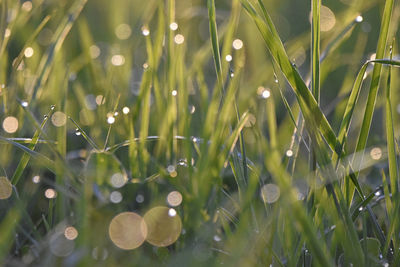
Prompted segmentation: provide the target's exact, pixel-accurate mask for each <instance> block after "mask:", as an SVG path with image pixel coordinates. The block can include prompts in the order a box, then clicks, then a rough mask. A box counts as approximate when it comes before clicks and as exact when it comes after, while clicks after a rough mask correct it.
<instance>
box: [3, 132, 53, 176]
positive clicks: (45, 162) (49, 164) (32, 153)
mask: <svg viewBox="0 0 400 267" xmlns="http://www.w3.org/2000/svg"><path fill="white" fill-rule="evenodd" d="M0 141H3V142H6V143H9V144H11V145H13V146H15V147H17V148H19V149H21V150H23V151H24V152H26V153H28V154H29V155H30V156H32V157H34V158H36V159H38V162H40V163H41V164H43V166H44V167H46V168H47V169H48V170H49V171H51V172H53V173H54V172H55V170H54V168H53V165H54V162H53V161H52V160H50V159H49V158H47V157H46V156H43V155H42V154H40V153H38V152H36V151H33V150H31V149H29V148H27V147H26V146H23V145H21V144H19V143H17V142H14V141H11V140H9V139H7V138H5V137H3V136H0Z"/></svg>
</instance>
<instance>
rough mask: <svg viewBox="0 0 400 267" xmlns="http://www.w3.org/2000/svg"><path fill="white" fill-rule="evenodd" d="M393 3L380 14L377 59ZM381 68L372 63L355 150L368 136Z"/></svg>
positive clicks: (382, 50) (383, 46)
mask: <svg viewBox="0 0 400 267" xmlns="http://www.w3.org/2000/svg"><path fill="white" fill-rule="evenodd" d="M393 3H394V0H386V1H385V8H384V11H383V14H382V21H381V28H380V33H379V40H378V46H377V49H376V58H377V59H382V58H383V57H384V56H385V49H386V43H387V39H388V31H389V24H390V21H391V16H392V9H393ZM381 69H382V66H381V65H380V64H375V65H374V69H373V72H372V81H371V85H370V89H369V92H368V100H367V104H366V108H365V115H364V118H363V122H362V125H361V130H360V133H359V135H358V139H357V145H356V149H355V152H357V151H361V150H364V149H365V147H366V144H367V138H368V135H369V131H370V126H371V122H372V116H373V112H374V110H375V102H376V97H377V95H378V87H379V81H380V76H381ZM355 169H357V166H355ZM353 192H354V191H353ZM353 192H350V196H351V197H352V195H353Z"/></svg>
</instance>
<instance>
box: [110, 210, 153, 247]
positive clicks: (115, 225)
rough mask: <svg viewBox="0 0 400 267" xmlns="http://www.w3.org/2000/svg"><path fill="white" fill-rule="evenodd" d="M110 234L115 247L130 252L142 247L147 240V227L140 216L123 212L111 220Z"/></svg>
mask: <svg viewBox="0 0 400 267" xmlns="http://www.w3.org/2000/svg"><path fill="white" fill-rule="evenodd" d="M108 234H109V236H110V239H111V241H112V242H113V243H114V245H116V246H117V247H119V248H120V249H125V250H130V249H135V248H138V247H140V246H141V245H142V244H143V242H144V241H145V240H146V236H147V227H146V223H145V221H144V220H143V218H142V217H141V216H140V215H138V214H136V213H134V212H123V213H120V214H118V215H117V216H115V217H114V218H113V219H112V220H111V223H110V226H109V228H108Z"/></svg>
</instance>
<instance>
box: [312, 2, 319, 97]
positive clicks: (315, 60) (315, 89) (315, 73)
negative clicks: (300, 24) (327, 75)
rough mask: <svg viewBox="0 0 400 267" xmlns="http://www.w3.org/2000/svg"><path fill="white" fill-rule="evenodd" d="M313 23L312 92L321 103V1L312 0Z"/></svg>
mask: <svg viewBox="0 0 400 267" xmlns="http://www.w3.org/2000/svg"><path fill="white" fill-rule="evenodd" d="M311 6H312V8H311V12H312V22H311V51H312V53H311V64H312V65H311V66H312V67H311V91H312V93H313V95H314V97H315V99H316V101H317V103H319V95H320V93H319V90H320V88H319V87H320V77H319V63H320V57H319V56H320V42H321V41H320V38H321V37H320V15H321V14H320V13H321V0H312V5H311Z"/></svg>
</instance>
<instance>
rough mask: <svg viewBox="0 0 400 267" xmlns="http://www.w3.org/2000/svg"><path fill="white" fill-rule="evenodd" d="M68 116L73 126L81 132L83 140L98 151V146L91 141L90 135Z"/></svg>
mask: <svg viewBox="0 0 400 267" xmlns="http://www.w3.org/2000/svg"><path fill="white" fill-rule="evenodd" d="M68 118H69V119H70V120H71V122H72V123H73V124H74V125H75V127H76V128H77V129H78V131H79V132H80V133H81V134H82V136H83V138H85V140H86V141H87V142H88V143H89V144H90V145H91V146H92V148H93V149H94V150H96V151H97V152H98V151H99V147H98V146H97V145H96V143H95V142H94V141H93V139H92V138H90V136H89V135H88V134H87V133H86V132H85V131H84V130H83V129H82V128H81V127H80V126H79V124H78V123H76V121H74V119H72V118H71V117H68Z"/></svg>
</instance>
